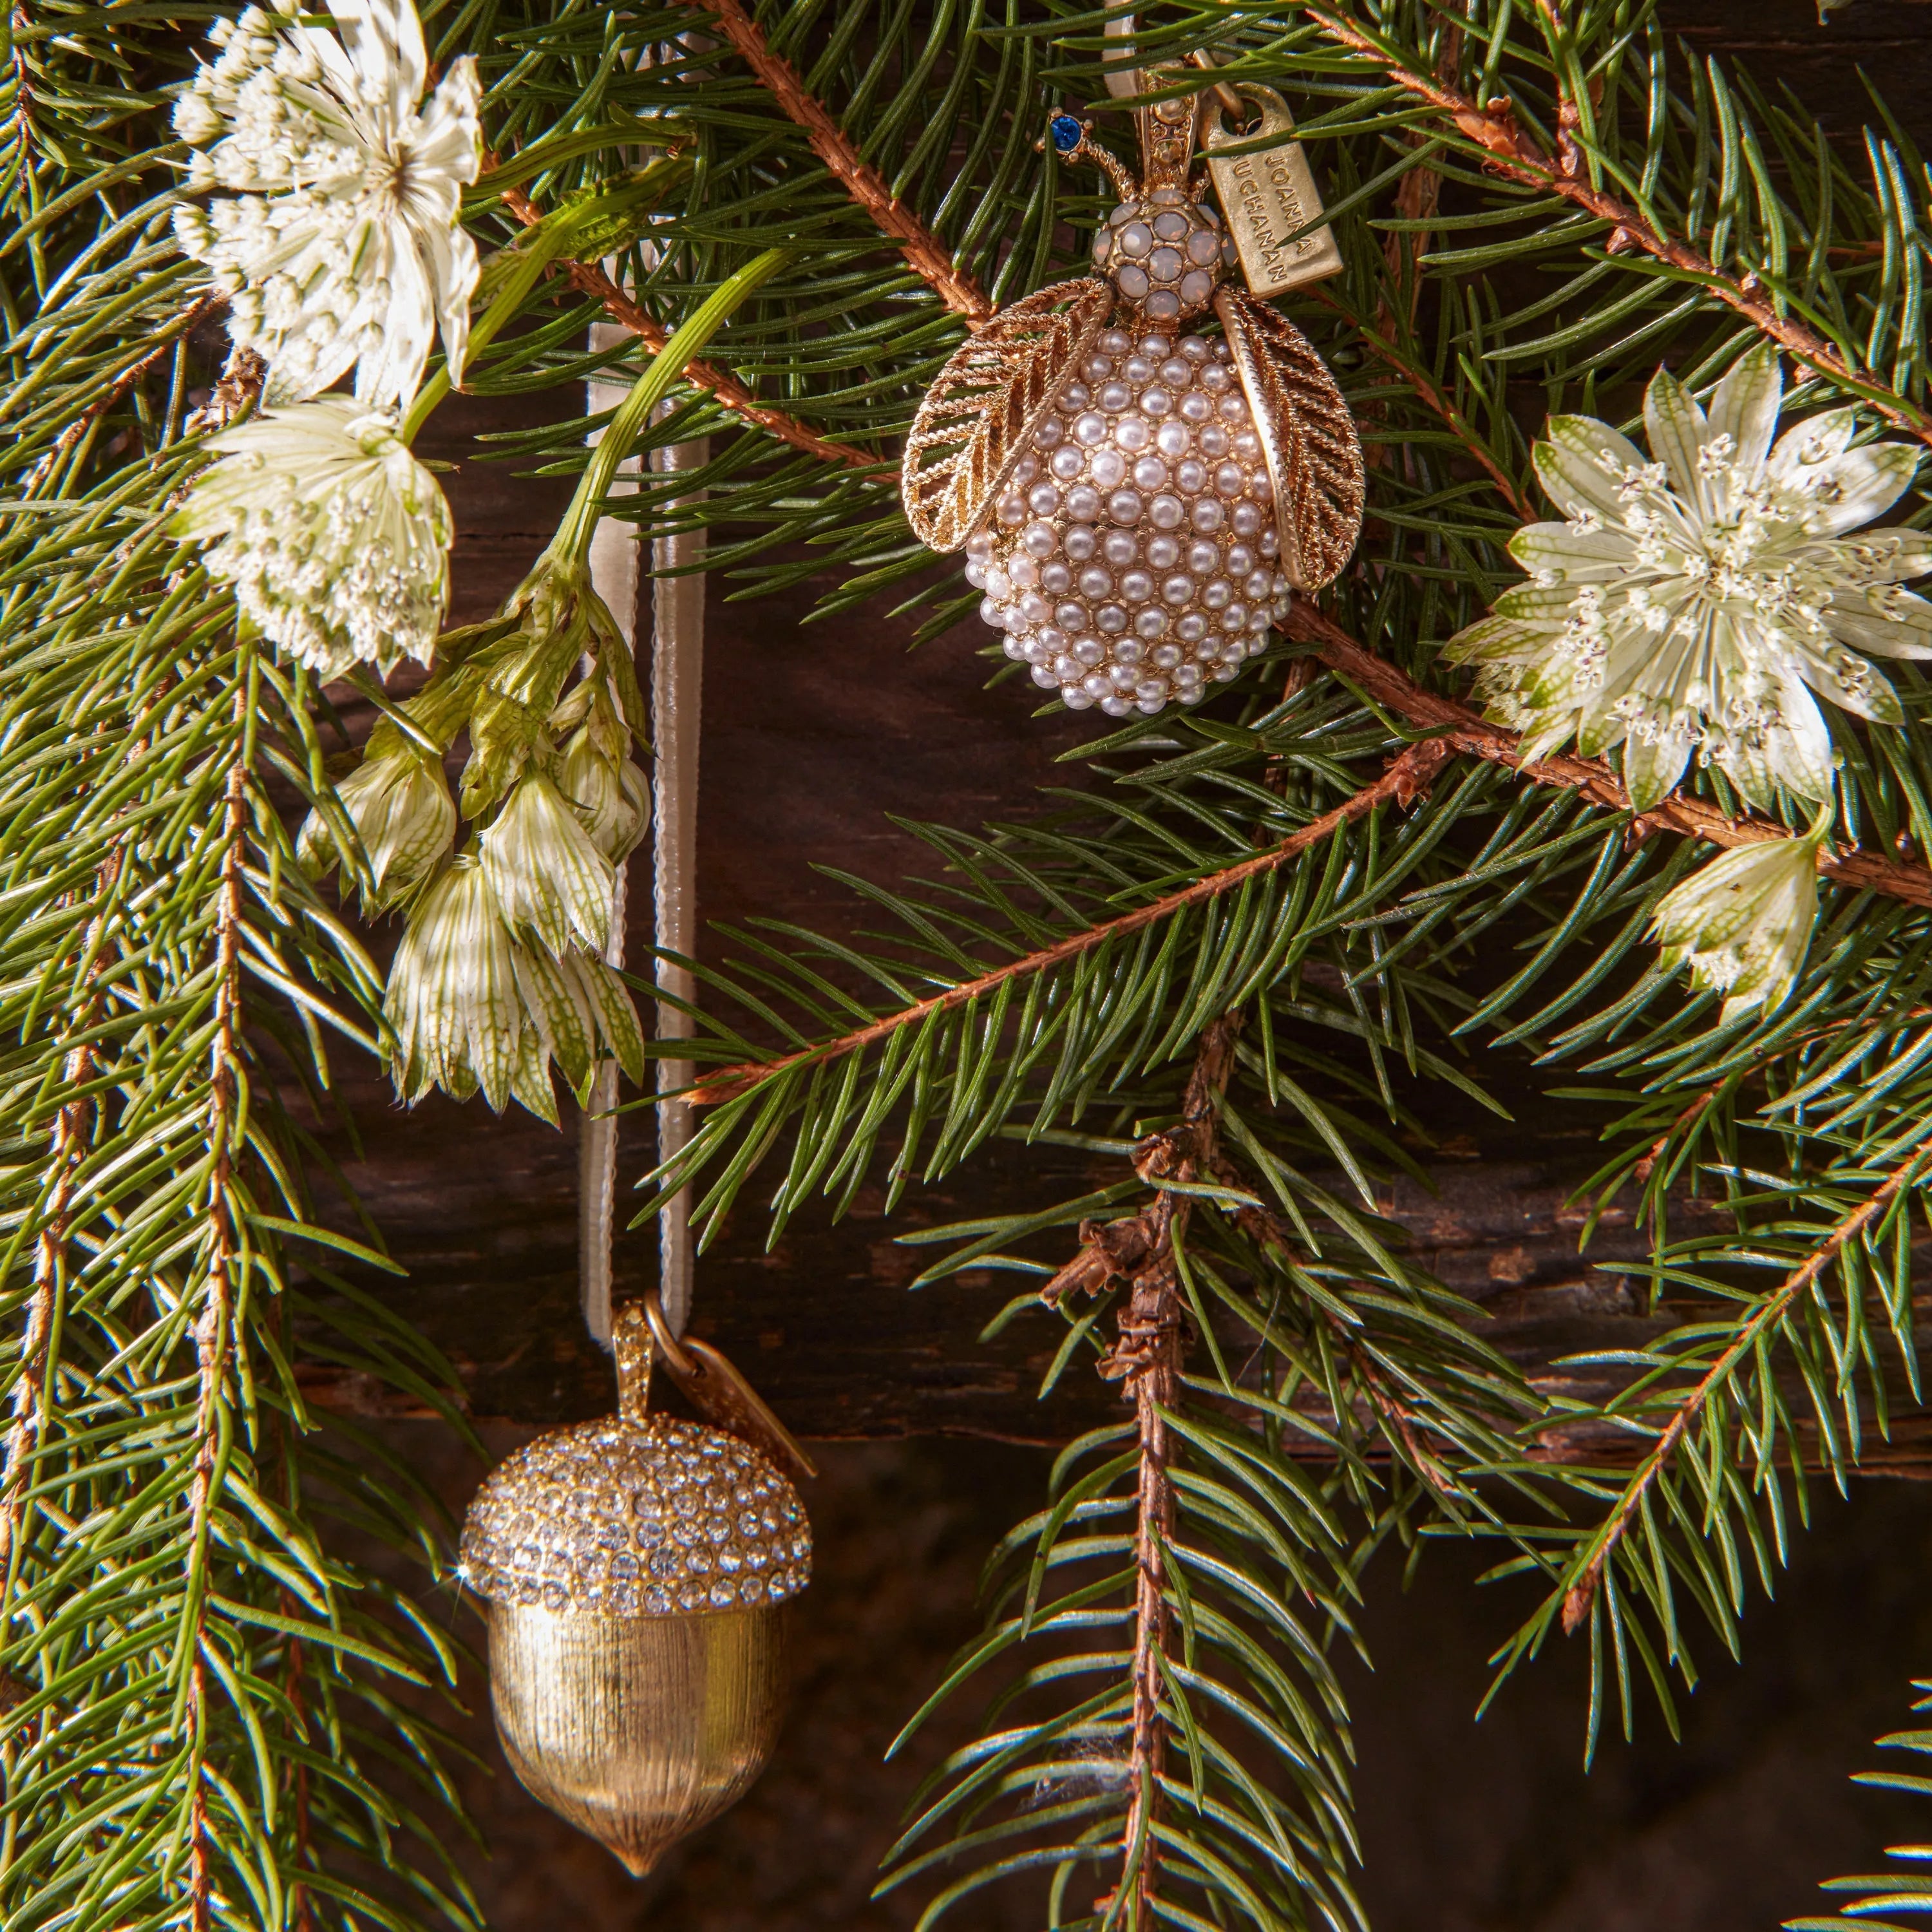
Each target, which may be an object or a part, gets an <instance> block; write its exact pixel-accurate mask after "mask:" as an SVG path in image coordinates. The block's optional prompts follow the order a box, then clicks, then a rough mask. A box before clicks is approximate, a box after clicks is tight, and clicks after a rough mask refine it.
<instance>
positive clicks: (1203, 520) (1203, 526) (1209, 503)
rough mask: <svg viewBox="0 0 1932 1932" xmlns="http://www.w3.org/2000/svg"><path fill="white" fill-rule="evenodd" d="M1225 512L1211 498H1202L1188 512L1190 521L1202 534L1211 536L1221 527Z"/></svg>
mask: <svg viewBox="0 0 1932 1932" xmlns="http://www.w3.org/2000/svg"><path fill="white" fill-rule="evenodd" d="M1226 515H1227V512H1226V511H1225V510H1223V508H1222V507H1221V505H1220V503H1219V502H1217V501H1216V500H1215V499H1214V498H1213V497H1212V496H1203V497H1202V499H1201V500H1200V501H1199V502H1198V503H1196V505H1195V506H1194V508H1193V510H1192V511H1190V521H1191V522H1192V523H1193V525H1194V527H1195V528H1196V529H1197V530H1199V531H1202V532H1203V533H1204V534H1206V535H1213V533H1214V532H1215V531H1217V530H1218V529H1220V527H1221V524H1222V521H1223V519H1224V518H1225V517H1226Z"/></svg>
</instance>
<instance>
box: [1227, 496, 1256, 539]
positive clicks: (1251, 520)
mask: <svg viewBox="0 0 1932 1932" xmlns="http://www.w3.org/2000/svg"><path fill="white" fill-rule="evenodd" d="M1228 520H1229V522H1230V523H1232V524H1233V525H1234V526H1235V535H1237V536H1238V537H1251V536H1253V535H1256V534H1257V533H1258V532H1259V530H1260V529H1261V526H1262V513H1261V512H1260V511H1259V510H1258V509H1256V508H1255V506H1254V505H1253V504H1252V503H1237V504H1236V505H1235V511H1234V514H1233V515H1232V516H1231V517H1229V519H1228Z"/></svg>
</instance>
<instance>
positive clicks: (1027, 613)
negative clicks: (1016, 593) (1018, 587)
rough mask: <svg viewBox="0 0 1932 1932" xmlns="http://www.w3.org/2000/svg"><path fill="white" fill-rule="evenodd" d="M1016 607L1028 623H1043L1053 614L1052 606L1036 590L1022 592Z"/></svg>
mask: <svg viewBox="0 0 1932 1932" xmlns="http://www.w3.org/2000/svg"><path fill="white" fill-rule="evenodd" d="M1017 608H1018V609H1019V613H1020V615H1021V616H1022V617H1024V618H1025V619H1026V621H1027V622H1028V623H1029V624H1034V625H1038V624H1043V623H1045V622H1046V620H1047V619H1048V618H1049V617H1050V616H1052V615H1053V606H1052V604H1049V602H1048V601H1046V598H1044V597H1043V596H1042V595H1040V592H1038V591H1037V590H1028V591H1027V592H1024V593H1023V594H1022V596H1021V598H1020V601H1019V605H1018V606H1017Z"/></svg>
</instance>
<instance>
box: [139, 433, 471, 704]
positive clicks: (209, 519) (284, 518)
mask: <svg viewBox="0 0 1932 1932" xmlns="http://www.w3.org/2000/svg"><path fill="white" fill-rule="evenodd" d="M395 432H396V425H395V419H393V418H392V417H389V416H383V415H379V414H374V413H371V412H370V411H368V410H365V409H364V408H363V407H362V405H361V404H359V403H357V402H356V401H353V400H352V399H351V398H349V397H347V396H325V397H323V398H320V399H319V400H318V401H314V402H311V403H301V404H296V405H295V406H294V407H292V408H288V409H281V410H275V411H274V412H273V413H271V414H269V415H268V416H261V417H257V419H255V420H254V421H253V422H245V423H243V424H242V425H240V426H239V428H235V429H231V430H226V431H223V433H222V434H220V436H218V437H215V438H214V440H213V441H212V442H211V443H210V445H209V447H210V448H211V449H214V450H217V451H219V452H221V454H222V456H223V460H222V461H220V463H216V464H214V466H213V467H211V469H207V470H205V471H204V472H202V475H201V476H200V477H199V478H197V479H196V482H195V484H194V487H193V489H192V490H190V492H189V493H188V499H187V503H186V504H185V505H184V506H183V508H182V509H181V512H180V514H178V516H177V517H175V520H174V523H173V526H172V527H173V529H174V531H175V534H176V535H179V536H184V537H194V538H202V539H209V538H212V539H214V543H213V544H212V547H211V548H210V549H209V550H208V553H207V557H206V562H207V564H208V568H209V569H210V570H211V571H212V572H213V573H214V574H215V575H216V576H217V577H222V578H224V579H226V580H227V581H228V582H229V583H233V585H234V586H235V592H236V602H237V603H238V604H239V605H240V607H241V609H242V612H243V613H244V615H245V616H247V617H248V619H250V620H251V622H254V625H256V626H257V628H259V629H260V631H262V632H263V634H264V635H266V637H269V638H271V639H272V640H273V641H274V642H275V643H277V644H278V645H279V646H281V648H282V649H284V650H285V651H286V652H288V654H289V655H290V656H291V657H293V658H296V659H297V660H298V661H299V662H301V663H303V664H308V665H309V666H310V667H311V668H313V669H314V670H316V671H317V672H318V673H320V675H321V676H324V677H339V676H341V674H342V673H343V672H344V671H345V670H347V669H348V668H349V667H350V665H351V664H355V663H356V662H357V661H359V660H367V661H371V662H373V663H374V664H377V666H379V667H380V668H381V669H382V670H385V671H387V670H389V668H390V667H392V665H393V664H395V663H396V661H398V658H402V657H404V656H408V657H413V658H417V659H419V661H422V662H423V663H425V664H427V663H428V661H429V660H430V657H431V652H433V651H434V648H435V645H436V637H437V630H438V628H440V625H441V624H442V622H443V607H444V605H445V604H446V601H448V597H449V543H450V518H449V505H448V504H447V503H446V502H445V501H444V500H443V490H442V488H441V487H440V485H439V484H437V480H436V478H434V476H432V475H431V474H430V472H428V470H427V469H425V468H424V467H423V466H422V464H421V463H419V462H417V460H416V458H414V457H413V456H412V455H410V452H409V450H408V449H407V446H405V445H404V444H403V443H401V442H400V441H398V439H397V436H396V433H395Z"/></svg>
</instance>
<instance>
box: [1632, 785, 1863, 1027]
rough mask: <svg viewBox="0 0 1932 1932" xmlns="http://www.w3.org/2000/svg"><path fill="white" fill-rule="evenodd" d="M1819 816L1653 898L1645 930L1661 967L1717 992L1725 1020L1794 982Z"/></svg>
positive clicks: (1812, 891) (1783, 995)
mask: <svg viewBox="0 0 1932 1932" xmlns="http://www.w3.org/2000/svg"><path fill="white" fill-rule="evenodd" d="M1824 825H1825V820H1824V818H1823V817H1822V816H1821V817H1820V822H1819V824H1818V826H1817V829H1815V830H1814V831H1813V832H1810V833H1808V834H1807V835H1804V836H1802V837H1800V838H1771V839H1766V840H1765V841H1763V843H1762V844H1755V845H1745V846H1741V847H1739V848H1738V849H1737V850H1734V851H1730V852H1726V853H1722V854H1721V855H1720V856H1718V857H1717V858H1715V859H1712V861H1711V862H1709V864H1708V865H1705V866H1703V868H1701V869H1700V870H1699V871H1695V872H1694V873H1692V874H1691V877H1689V878H1688V879H1686V880H1684V882H1683V883H1682V884H1681V885H1678V886H1673V887H1672V888H1671V889H1670V891H1669V892H1666V893H1665V894H1664V896H1663V898H1661V899H1659V900H1658V902H1657V910H1656V911H1655V913H1653V914H1652V921H1651V930H1652V932H1653V933H1654V934H1655V935H1656V937H1657V938H1658V939H1659V940H1660V941H1661V942H1662V943H1663V947H1664V965H1665V967H1666V968H1674V967H1677V966H1686V965H1688V967H1689V968H1690V969H1691V978H1692V980H1694V983H1696V984H1697V986H1700V987H1706V988H1709V989H1710V990H1711V991H1712V992H1719V993H1722V994H1724V995H1725V996H1726V997H1725V1000H1724V1012H1723V1015H1722V1018H1723V1019H1724V1020H1725V1021H1727V1022H1728V1021H1730V1020H1734V1019H1736V1018H1737V1017H1738V1016H1739V1015H1740V1014H1741V1013H1748V1012H1749V1011H1750V1010H1751V1008H1752V1007H1763V1008H1764V1009H1765V1010H1766V1012H1769V1011H1771V1010H1773V1009H1774V1008H1775V1007H1780V1006H1781V1005H1783V1004H1784V1001H1785V1000H1786V999H1787V997H1789V995H1790V992H1791V989H1792V988H1793V986H1796V984H1797V983H1798V975H1799V970H1800V969H1801V968H1802V967H1803V965H1804V964H1805V953H1806V952H1807V951H1808V949H1809V948H1810V946H1811V928H1812V925H1813V922H1814V921H1815V920H1816V919H1817V916H1818V848H1819V846H1820V844H1821V843H1822V842H1823V836H1824Z"/></svg>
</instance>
